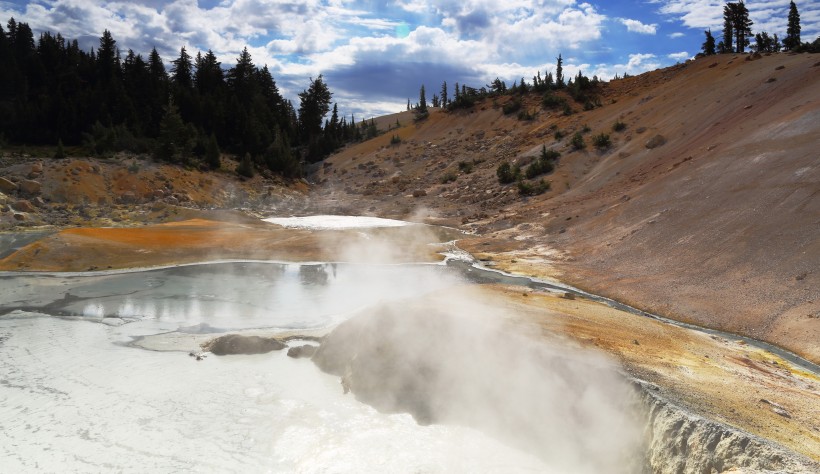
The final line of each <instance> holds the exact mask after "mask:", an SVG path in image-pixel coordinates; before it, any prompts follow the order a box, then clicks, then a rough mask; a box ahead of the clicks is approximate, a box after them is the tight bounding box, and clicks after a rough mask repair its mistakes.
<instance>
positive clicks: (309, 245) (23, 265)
mask: <svg viewBox="0 0 820 474" xmlns="http://www.w3.org/2000/svg"><path fill="white" fill-rule="evenodd" d="M375 235H378V236H381V237H384V238H385V239H387V240H389V241H390V242H392V243H394V244H395V245H397V246H399V247H400V248H402V251H401V253H391V254H390V255H387V256H385V254H384V253H382V254H379V253H378V252H368V251H367V250H368V248H369V246H370V245H371V241H370V239H371V237H373V236H375ZM425 237H430V234H427V233H426V230H420V229H416V228H397V229H381V230H371V231H368V232H361V231H324V232H321V233H315V232H313V231H309V230H293V229H283V228H281V227H279V226H275V225H272V224H265V223H261V222H260V223H252V224H251V223H242V224H239V223H230V222H217V221H211V220H204V219H191V220H186V221H181V222H172V223H166V224H158V225H151V226H145V227H137V228H88V227H86V228H77V229H66V230H63V231H61V232H59V233H57V234H54V235H52V236H49V237H46V238H43V239H41V240H39V241H37V242H34V243H32V244H30V245H28V246H26V247H25V248H23V249H21V250H20V251H18V252H15V253H13V254H12V255H9V256H8V257H6V258H5V259H2V260H0V271H2V270H12V271H15V270H16V271H21V270H25V271H86V270H107V269H120V268H135V267H152V266H161V265H173V264H183V263H193V262H202V261H209V260H229V259H250V260H281V261H302V262H304V261H349V260H359V261H362V260H367V259H369V258H371V257H372V258H380V257H385V258H386V257H389V258H390V259H391V261H437V260H439V259H440V258H441V257H440V256H439V255H437V254H436V250H438V248H437V247H431V246H430V245H428V244H429V243H431V242H434V241H435V239H434V238H432V237H430V238H429V239H428V240H424V238H425ZM420 239H421V240H420ZM357 246H360V248H361V249H362V251H361V252H356V253H355V254H354V253H351V252H350V251H349V249H351V248H356V247H357ZM371 250H372V249H371Z"/></svg>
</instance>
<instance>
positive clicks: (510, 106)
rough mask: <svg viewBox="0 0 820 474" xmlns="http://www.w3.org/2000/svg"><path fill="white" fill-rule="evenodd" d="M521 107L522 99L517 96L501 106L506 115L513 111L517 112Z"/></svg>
mask: <svg viewBox="0 0 820 474" xmlns="http://www.w3.org/2000/svg"><path fill="white" fill-rule="evenodd" d="M519 109H521V99H519V98H517V97H516V98H514V99H512V100H511V101H509V102H507V103H506V104H504V107H502V108H501V110H502V111H503V112H504V115H510V114H511V113H513V112H517V111H518V110H519Z"/></svg>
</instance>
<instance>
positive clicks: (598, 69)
mask: <svg viewBox="0 0 820 474" xmlns="http://www.w3.org/2000/svg"><path fill="white" fill-rule="evenodd" d="M659 67H661V63H660V62H659V61H658V60H657V57H656V56H655V55H654V54H649V53H635V54H630V55H629V61H627V62H626V64H599V65H597V66H595V67H594V68H593V69H592V72H593V74H595V75H596V76H598V77H599V78H601V79H604V80H609V79H612V78H613V77H615V74H618V75H619V76H623V75H624V73H628V74H629V75H632V76H634V75H637V74H641V73H644V72H647V71H652V70H655V69H658V68H659Z"/></svg>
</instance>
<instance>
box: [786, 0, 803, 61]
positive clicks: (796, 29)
mask: <svg viewBox="0 0 820 474" xmlns="http://www.w3.org/2000/svg"><path fill="white" fill-rule="evenodd" d="M798 46H800V13H799V12H798V11H797V5H795V4H794V2H793V1H792V2H790V3H789V24H788V26H787V27H786V37H785V38H783V48H784V49H785V50H786V51H791V50H793V49H794V48H797V47H798Z"/></svg>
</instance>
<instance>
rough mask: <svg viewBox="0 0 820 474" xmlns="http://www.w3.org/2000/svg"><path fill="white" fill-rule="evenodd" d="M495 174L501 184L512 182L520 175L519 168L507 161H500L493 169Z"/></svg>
mask: <svg viewBox="0 0 820 474" xmlns="http://www.w3.org/2000/svg"><path fill="white" fill-rule="evenodd" d="M495 175H496V176H497V177H498V182H499V183H501V184H510V183H512V182H514V181H515V180H516V179H518V177H519V176H520V175H521V168H519V167H518V166H512V165H511V164H509V163H508V162H506V161H505V162H504V163H501V164H500V165H498V168H497V169H496V170H495Z"/></svg>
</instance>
